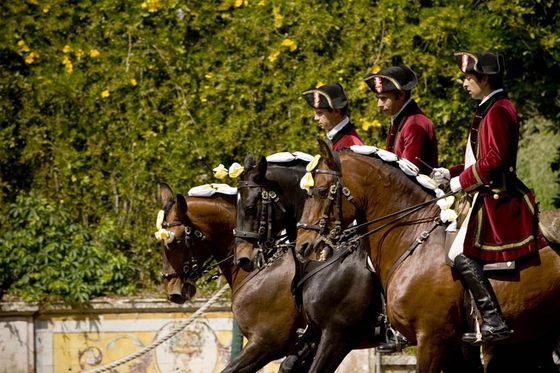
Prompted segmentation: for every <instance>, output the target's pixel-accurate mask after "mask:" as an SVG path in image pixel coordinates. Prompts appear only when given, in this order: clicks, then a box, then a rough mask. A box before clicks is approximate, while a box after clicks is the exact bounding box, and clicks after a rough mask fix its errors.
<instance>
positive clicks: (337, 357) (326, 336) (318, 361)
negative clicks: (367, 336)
mask: <svg viewBox="0 0 560 373" xmlns="http://www.w3.org/2000/svg"><path fill="white" fill-rule="evenodd" d="M345 337H349V336H345V335H343V334H341V333H338V332H336V331H332V330H330V329H326V330H323V333H322V335H321V339H320V341H319V345H318V346H317V352H316V353H315V358H314V359H313V364H311V367H310V368H309V373H334V371H336V368H338V366H339V365H340V363H342V360H344V358H345V357H346V355H348V353H349V352H350V351H351V350H352V348H351V347H349V346H348V344H347V341H348V340H351V339H352V338H350V337H349V338H345Z"/></svg>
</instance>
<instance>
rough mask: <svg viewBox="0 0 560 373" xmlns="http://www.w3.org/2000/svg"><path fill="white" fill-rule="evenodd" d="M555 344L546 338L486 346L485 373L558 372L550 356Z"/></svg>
mask: <svg viewBox="0 0 560 373" xmlns="http://www.w3.org/2000/svg"><path fill="white" fill-rule="evenodd" d="M554 339H556V338H554ZM555 343H556V342H551V338H550V337H546V338H541V339H539V340H537V341H529V342H520V343H515V344H504V345H494V346H486V347H485V348H484V361H485V366H486V371H485V372H486V373H499V372H534V373H557V372H560V370H559V369H558V366H557V365H556V364H555V362H554V359H553V355H552V352H553V348H554V345H555Z"/></svg>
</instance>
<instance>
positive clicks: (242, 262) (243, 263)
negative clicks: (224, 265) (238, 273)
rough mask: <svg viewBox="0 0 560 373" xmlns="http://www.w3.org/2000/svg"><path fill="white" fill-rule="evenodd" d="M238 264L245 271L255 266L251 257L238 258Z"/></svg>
mask: <svg viewBox="0 0 560 373" xmlns="http://www.w3.org/2000/svg"><path fill="white" fill-rule="evenodd" d="M237 265H238V266H239V267H240V268H241V269H242V270H244V271H247V272H251V271H252V270H253V269H254V268H255V266H254V264H253V262H252V261H251V260H249V258H246V257H245V258H238V259H237Z"/></svg>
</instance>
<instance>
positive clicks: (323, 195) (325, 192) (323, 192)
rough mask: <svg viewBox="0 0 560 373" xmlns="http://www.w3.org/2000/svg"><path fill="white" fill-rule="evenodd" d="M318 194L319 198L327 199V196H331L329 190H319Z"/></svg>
mask: <svg viewBox="0 0 560 373" xmlns="http://www.w3.org/2000/svg"><path fill="white" fill-rule="evenodd" d="M317 194H318V195H319V198H327V196H328V194H329V190H328V189H318V191H317Z"/></svg>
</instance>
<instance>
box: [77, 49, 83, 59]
mask: <svg viewBox="0 0 560 373" xmlns="http://www.w3.org/2000/svg"><path fill="white" fill-rule="evenodd" d="M83 55H84V51H83V50H81V49H78V50H77V51H76V57H77V58H81V57H82V56H83Z"/></svg>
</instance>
